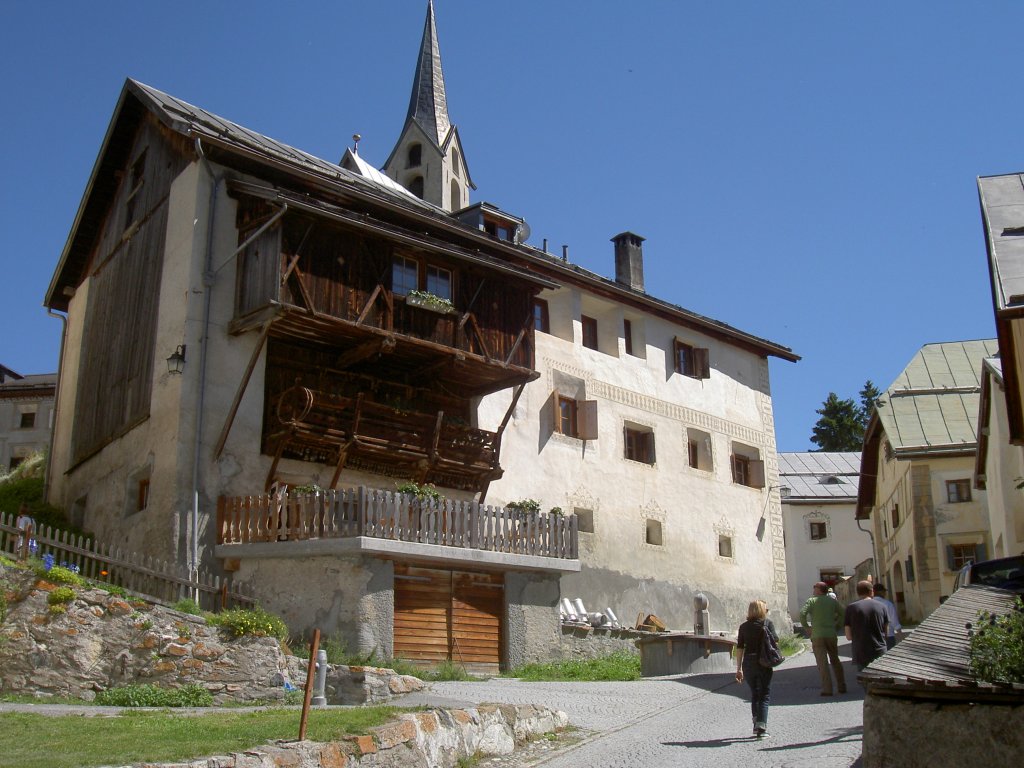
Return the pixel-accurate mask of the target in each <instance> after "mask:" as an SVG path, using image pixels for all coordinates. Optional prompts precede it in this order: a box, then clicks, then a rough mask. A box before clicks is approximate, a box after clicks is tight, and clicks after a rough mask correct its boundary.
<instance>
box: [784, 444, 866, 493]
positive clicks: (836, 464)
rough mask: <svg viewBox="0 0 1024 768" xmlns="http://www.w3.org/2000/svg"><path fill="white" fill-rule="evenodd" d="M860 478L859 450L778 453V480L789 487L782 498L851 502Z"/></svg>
mask: <svg viewBox="0 0 1024 768" xmlns="http://www.w3.org/2000/svg"><path fill="white" fill-rule="evenodd" d="M859 481H860V453H859V452H857V451H846V452H842V453H826V452H816V451H807V452H804V453H780V454H779V484H780V485H782V486H783V487H786V488H789V495H788V496H787V497H786V498H784V501H800V500H807V499H813V500H816V501H829V500H834V501H842V502H851V501H853V500H855V499H856V498H857V487H858V485H859Z"/></svg>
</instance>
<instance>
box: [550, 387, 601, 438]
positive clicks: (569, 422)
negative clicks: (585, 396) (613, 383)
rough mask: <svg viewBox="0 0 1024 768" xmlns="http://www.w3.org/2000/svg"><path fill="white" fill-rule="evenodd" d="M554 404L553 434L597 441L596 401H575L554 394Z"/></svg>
mask: <svg viewBox="0 0 1024 768" xmlns="http://www.w3.org/2000/svg"><path fill="white" fill-rule="evenodd" d="M554 403H555V419H554V429H555V432H558V433H559V434H561V435H565V436H566V437H575V438H577V439H579V440H596V439H597V401H596V400H576V399H574V398H572V397H567V396H566V395H563V394H561V393H559V392H555V394H554Z"/></svg>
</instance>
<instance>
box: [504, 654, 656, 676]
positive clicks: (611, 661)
mask: <svg viewBox="0 0 1024 768" xmlns="http://www.w3.org/2000/svg"><path fill="white" fill-rule="evenodd" d="M503 677H518V678H520V679H522V680H529V681H530V682H540V681H545V680H547V681H559V680H579V681H584V682H586V681H589V682H595V681H623V682H625V681H630V680H639V679H640V654H638V653H631V652H629V651H618V652H617V653H612V654H609V655H608V656H602V657H600V658H597V659H571V660H568V661H557V662H551V663H547V664H540V663H538V664H526V665H525V666H522V667H519V668H518V669H514V670H512V671H511V672H508V673H507V674H505V675H503Z"/></svg>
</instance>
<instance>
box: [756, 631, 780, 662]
mask: <svg viewBox="0 0 1024 768" xmlns="http://www.w3.org/2000/svg"><path fill="white" fill-rule="evenodd" d="M762 632H763V633H764V634H763V635H762V637H761V655H760V656H758V659H757V660H758V662H759V663H760V664H761V666H762V667H768V668H769V669H771V668H772V667H777V666H779V664H781V663H782V662H783V661H785V658H786V657H785V656H783V655H782V651H780V650H779V644H778V643H777V642H776V641H775V635H773V634H772V633H771V630H770V629H768V625H767V624H765V625H764V628H763V629H762Z"/></svg>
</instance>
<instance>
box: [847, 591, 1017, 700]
mask: <svg viewBox="0 0 1024 768" xmlns="http://www.w3.org/2000/svg"><path fill="white" fill-rule="evenodd" d="M1016 596H1017V595H1016V594H1015V593H1014V592H1011V591H1010V590H1007V589H997V588H995V587H985V586H981V585H975V584H972V585H968V586H966V587H963V588H961V589H958V590H957V591H956V592H954V593H953V594H952V595H950V597H949V599H948V600H946V601H945V602H944V603H943V604H942V605H940V606H939V607H938V608H936V609H935V610H934V611H933V612H932V614H931V615H930V616H929V617H928V618H927V619H925V620H924V621H923V622H922V623H921V624H920V625H919V626H918V627H917V629H915V630H914V631H913V632H911V633H910V635H909V636H908V637H906V638H905V639H904V640H903V642H901V643H898V644H897V645H896V647H895V648H893V649H892V650H891V651H889V652H888V653H885V654H884V655H882V656H880V657H879V658H877V659H875V661H874V662H872V663H871V664H870V665H868V667H867V668H865V669H864V671H863V672H862V673H861V675H860V679H861V680H862V681H863V682H864V684H865V686H866V687H867V689H868V691H869V692H876V693H877V692H881V691H885V692H887V693H890V694H897V695H898V694H900V693H903V694H906V695H909V696H919V695H921V694H931V695H935V696H940V697H950V696H953V697H956V698H968V699H972V700H977V699H1002V698H1007V697H1008V698H1012V699H1015V700H1017V701H1020V702H1024V684H1021V683H1013V684H1009V683H997V684H993V683H984V682H978V681H977V680H976V679H975V678H974V675H973V674H972V673H971V669H970V643H969V635H968V630H967V625H968V624H971V625H972V626H973V627H977V626H978V614H979V612H981V611H988V612H989V613H996V614H1005V613H1008V612H1009V611H1010V610H1011V609H1012V607H1013V601H1014V598H1015V597H1016Z"/></svg>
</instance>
